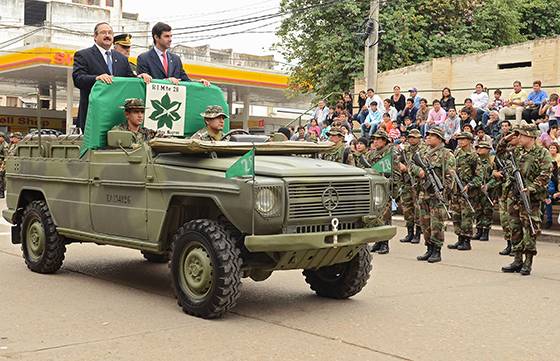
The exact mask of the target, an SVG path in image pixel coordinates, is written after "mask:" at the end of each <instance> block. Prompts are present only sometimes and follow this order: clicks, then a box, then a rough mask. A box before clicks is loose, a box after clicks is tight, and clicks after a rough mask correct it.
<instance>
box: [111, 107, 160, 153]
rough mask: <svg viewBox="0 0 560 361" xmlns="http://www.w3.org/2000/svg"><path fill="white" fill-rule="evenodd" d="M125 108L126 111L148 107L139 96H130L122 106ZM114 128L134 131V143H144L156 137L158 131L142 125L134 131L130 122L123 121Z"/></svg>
mask: <svg viewBox="0 0 560 361" xmlns="http://www.w3.org/2000/svg"><path fill="white" fill-rule="evenodd" d="M121 108H124V110H125V112H129V111H133V110H142V111H144V109H146V107H145V106H144V100H142V99H139V98H130V99H126V100H125V102H124V105H123V106H122V107H121ZM113 129H114V130H125V131H128V132H131V133H132V143H133V144H142V143H144V142H147V141H148V140H150V139H152V138H154V137H155V136H156V132H155V131H154V130H151V129H148V128H144V127H142V126H140V127H139V128H138V131H136V132H135V131H133V130H130V129H129V128H128V122H125V123H121V124H119V125H115V126H114V127H113Z"/></svg>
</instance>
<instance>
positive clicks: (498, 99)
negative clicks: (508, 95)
mask: <svg viewBox="0 0 560 361" xmlns="http://www.w3.org/2000/svg"><path fill="white" fill-rule="evenodd" d="M504 105H505V101H504V100H503V99H502V91H501V90H500V89H496V90H494V99H492V101H491V102H490V103H488V110H487V111H485V112H484V114H482V125H483V126H484V127H486V125H487V124H488V118H489V117H490V112H491V111H497V112H499V111H500V110H501V109H502V108H503V107H504Z"/></svg>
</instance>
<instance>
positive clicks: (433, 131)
mask: <svg viewBox="0 0 560 361" xmlns="http://www.w3.org/2000/svg"><path fill="white" fill-rule="evenodd" d="M426 134H433V135H435V136H438V137H439V138H440V139H441V140H445V137H444V136H443V130H442V129H441V128H438V127H435V128H432V129H430V130H428V131H427V132H426Z"/></svg>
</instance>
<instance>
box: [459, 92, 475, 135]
mask: <svg viewBox="0 0 560 361" xmlns="http://www.w3.org/2000/svg"><path fill="white" fill-rule="evenodd" d="M461 110H466V111H467V113H469V117H470V118H471V119H473V120H474V119H476V117H477V114H478V113H477V111H476V108H475V107H474V106H473V103H472V99H471V98H467V99H465V106H464V107H463V109H461ZM474 121H475V122H476V120H474ZM474 127H476V124H475V125H473V128H474Z"/></svg>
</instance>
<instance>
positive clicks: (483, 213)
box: [473, 142, 494, 241]
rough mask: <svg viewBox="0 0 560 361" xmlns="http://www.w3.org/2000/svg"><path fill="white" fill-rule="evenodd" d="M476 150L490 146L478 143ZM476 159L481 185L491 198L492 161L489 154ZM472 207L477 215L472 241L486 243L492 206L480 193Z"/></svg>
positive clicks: (490, 222)
mask: <svg viewBox="0 0 560 361" xmlns="http://www.w3.org/2000/svg"><path fill="white" fill-rule="evenodd" d="M476 148H486V149H492V146H491V145H490V143H488V142H480V143H478V145H477V146H476ZM478 157H479V158H480V162H481V168H480V169H481V172H480V174H481V175H482V184H483V185H486V188H487V192H486V193H487V194H488V195H489V196H490V197H491V195H492V194H493V189H492V184H491V183H490V179H492V169H493V162H492V159H490V154H484V155H480V154H479V155H478ZM473 207H474V210H475V213H476V215H477V217H476V228H477V234H476V236H475V237H474V238H473V239H479V240H481V241H487V240H488V234H489V232H490V228H491V227H492V215H493V212H494V209H493V207H492V204H491V203H490V201H489V200H488V198H487V197H486V195H485V194H484V192H482V191H481V192H478V193H477V194H475V196H474V198H473Z"/></svg>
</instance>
